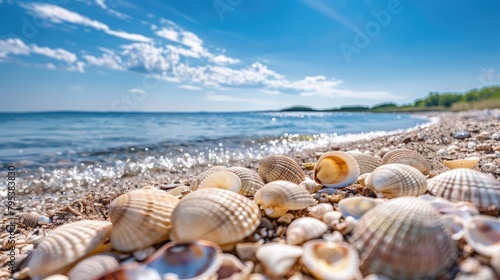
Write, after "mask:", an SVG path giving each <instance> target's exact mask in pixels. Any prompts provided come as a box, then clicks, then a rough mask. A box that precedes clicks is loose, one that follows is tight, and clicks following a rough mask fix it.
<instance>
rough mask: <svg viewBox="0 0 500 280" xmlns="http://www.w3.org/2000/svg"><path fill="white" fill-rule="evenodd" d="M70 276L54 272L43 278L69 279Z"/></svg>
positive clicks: (52, 279) (49, 279)
mask: <svg viewBox="0 0 500 280" xmlns="http://www.w3.org/2000/svg"><path fill="white" fill-rule="evenodd" d="M68 279H69V278H68V276H66V275H62V274H54V275H51V276H49V277H46V278H43V280H68Z"/></svg>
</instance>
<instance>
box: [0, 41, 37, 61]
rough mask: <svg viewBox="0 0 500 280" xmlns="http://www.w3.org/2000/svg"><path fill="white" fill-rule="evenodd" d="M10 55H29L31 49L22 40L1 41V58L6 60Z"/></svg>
mask: <svg viewBox="0 0 500 280" xmlns="http://www.w3.org/2000/svg"><path fill="white" fill-rule="evenodd" d="M9 54H14V55H29V54H30V48H29V47H28V46H26V45H25V44H24V43H23V41H21V40H20V39H6V40H0V58H6V57H7V56H8V55H9Z"/></svg>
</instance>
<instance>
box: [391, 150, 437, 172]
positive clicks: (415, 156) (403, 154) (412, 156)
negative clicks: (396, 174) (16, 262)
mask: <svg viewBox="0 0 500 280" xmlns="http://www.w3.org/2000/svg"><path fill="white" fill-rule="evenodd" d="M389 163H400V164H406V165H409V166H412V167H414V168H416V169H418V170H420V172H422V173H423V174H424V175H427V174H429V172H430V170H431V164H430V163H429V161H428V160H427V159H426V158H424V157H423V156H422V155H421V154H419V153H417V152H415V151H414V150H408V149H395V150H392V151H389V152H387V153H386V154H385V155H384V157H383V158H382V164H383V165H384V164H389Z"/></svg>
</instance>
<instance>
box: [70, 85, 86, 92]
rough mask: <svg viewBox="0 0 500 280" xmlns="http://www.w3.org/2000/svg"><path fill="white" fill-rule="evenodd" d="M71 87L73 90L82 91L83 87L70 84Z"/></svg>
mask: <svg viewBox="0 0 500 280" xmlns="http://www.w3.org/2000/svg"><path fill="white" fill-rule="evenodd" d="M69 89H70V90H72V91H82V90H83V87H82V86H78V85H75V86H70V87H69Z"/></svg>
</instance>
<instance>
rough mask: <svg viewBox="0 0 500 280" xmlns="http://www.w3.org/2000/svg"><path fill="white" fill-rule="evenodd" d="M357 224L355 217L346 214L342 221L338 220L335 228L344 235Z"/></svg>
mask: <svg viewBox="0 0 500 280" xmlns="http://www.w3.org/2000/svg"><path fill="white" fill-rule="evenodd" d="M357 224H358V220H357V219H355V218H354V217H352V216H347V217H345V219H344V221H342V222H340V223H339V224H338V225H336V228H337V230H338V231H340V233H342V234H343V235H346V234H348V233H351V231H352V230H353V229H354V227H355V226H356V225H357Z"/></svg>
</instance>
